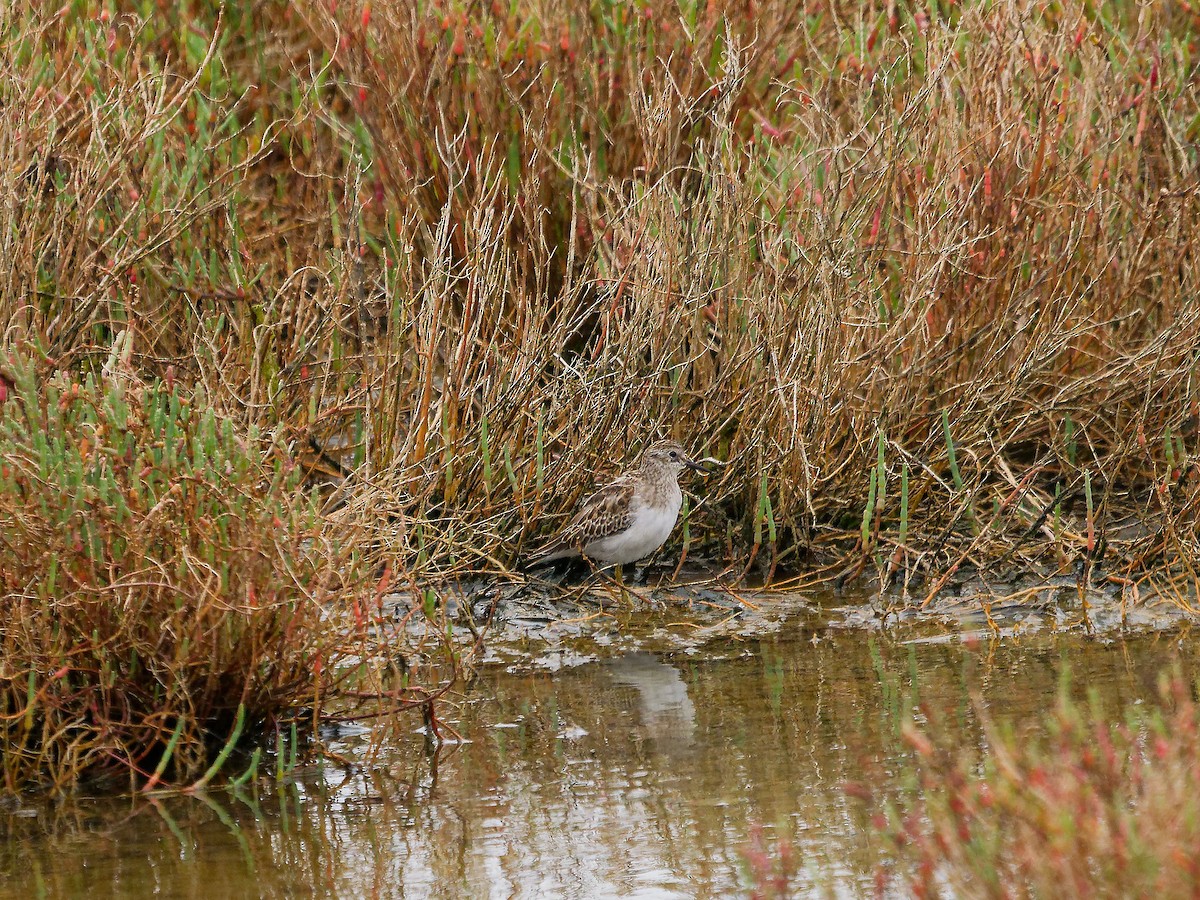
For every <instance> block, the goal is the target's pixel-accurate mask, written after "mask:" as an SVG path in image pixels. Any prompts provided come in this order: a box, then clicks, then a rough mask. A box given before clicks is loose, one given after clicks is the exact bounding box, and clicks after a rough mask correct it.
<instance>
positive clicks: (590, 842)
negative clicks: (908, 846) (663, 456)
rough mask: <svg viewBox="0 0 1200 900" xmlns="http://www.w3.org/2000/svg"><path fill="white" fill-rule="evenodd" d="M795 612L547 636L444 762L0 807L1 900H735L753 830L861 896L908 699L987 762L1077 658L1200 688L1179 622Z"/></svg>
mask: <svg viewBox="0 0 1200 900" xmlns="http://www.w3.org/2000/svg"><path fill="white" fill-rule="evenodd" d="M768 602H769V601H767V600H763V599H762V598H760V606H761V605H762V604H763V603H768ZM830 602H838V601H830ZM793 606H794V608H793V610H792V612H791V613H790V614H789V615H788V616H787V618H786V620H785V621H784V622H783V624H782V625H780V626H779V627H778V628H777V629H775V630H774V631H772V630H771V629H769V628H763V629H760V631H761V632H764V633H760V636H759V637H757V638H754V639H739V638H736V637H733V636H730V635H728V634H725V633H721V632H717V631H711V630H710V632H709V639H708V640H706V641H705V642H702V643H701V642H692V643H691V644H689V643H688V642H687V641H677V642H674V643H672V642H669V641H663V640H661V637H662V635H663V634H665V633H668V632H670V633H674V631H672V629H671V627H670V626H673V624H674V623H672V621H671V619H672V616H671V610H670V609H668V610H666V611H660V612H658V613H656V614H655V616H654V617H651V618H652V621H639V622H636V623H634V622H631V621H629V620H622V619H621V618H620V616H616V617H614V618H613V619H612V620H611V621H610V622H609V623H608V627H607V633H606V630H605V628H601V629H599V632H598V634H596V635H592V636H590V637H588V638H587V640H586V644H584V645H582V646H576V645H572V646H571V647H570V648H569V649H568V648H566V647H565V646H564V645H562V644H556V645H554V646H549V647H547V646H545V645H544V644H541V643H539V639H538V637H537V636H536V630H537V628H536V625H530V626H529V628H530V634H531V637H530V638H528V639H527V640H526V641H525V642H524V644H523V645H521V646H518V644H519V643H520V642H517V643H516V644H510V645H509V646H507V647H505V648H501V650H500V651H497V652H496V653H495V654H494V658H495V659H497V660H502V661H498V662H496V663H494V664H492V665H490V666H485V667H484V668H483V669H482V670H481V671H480V673H479V675H478V677H477V679H476V680H475V682H474V683H473V684H472V685H471V686H470V687H469V688H468V689H466V690H465V692H464V694H463V695H461V696H460V698H459V699H458V700H456V701H455V703H453V704H449V705H443V706H442V715H443V716H444V717H445V720H446V721H447V722H448V723H449V724H451V725H452V726H453V728H454V729H455V730H457V732H458V733H460V734H461V735H462V737H463V738H464V739H465V742H464V743H460V744H449V745H446V746H444V747H443V748H442V750H441V751H440V752H439V753H438V754H436V755H435V756H433V757H430V756H427V755H426V754H425V753H424V751H423V743H424V741H423V736H422V734H420V733H418V726H419V724H420V722H419V720H418V719H417V718H415V717H412V718H406V719H404V720H403V721H402V722H401V723H400V724H399V726H397V725H395V724H393V725H392V726H391V729H392V731H391V733H390V735H391V736H390V737H389V739H388V740H387V741H386V742H384V747H383V749H382V750H381V751H379V752H378V753H376V754H374V755H373V754H372V753H371V747H372V741H371V734H370V733H369V732H367V731H366V730H365V729H359V728H353V729H343V730H340V731H330V732H328V733H327V734H326V735H325V737H326V740H327V743H328V746H329V748H330V749H331V750H332V751H334V752H335V753H336V754H337V755H338V756H340V757H341V758H343V759H345V760H347V761H348V762H349V763H350V765H343V764H339V763H335V762H331V761H329V759H326V761H325V762H324V763H323V764H322V765H321V766H319V767H317V766H313V767H310V768H307V769H304V770H301V771H298V772H297V773H296V774H295V775H294V777H292V778H290V779H288V780H287V781H286V782H284V783H282V784H275V783H274V782H272V781H269V780H262V781H260V782H259V784H258V786H257V788H256V789H255V790H252V791H251V790H244V791H242V792H240V793H232V792H229V791H213V792H210V793H209V794H208V795H207V796H205V797H198V798H190V797H168V798H163V799H159V800H157V801H154V802H150V801H147V800H144V799H138V800H130V799H111V798H110V799H92V800H73V801H70V802H60V803H55V804H51V803H45V804H41V805H39V804H37V803H30V802H29V801H26V805H24V806H21V807H19V808H16V807H14V806H12V805H11V804H10V805H9V806H7V807H5V806H0V829H2V832H0V895H3V896H6V897H7V896H11V897H32V896H38V895H44V896H50V897H84V896H97V897H99V896H104V897H142V896H161V897H258V896H264V897H292V896H318V897H439V898H460V897H469V898H473V897H497V898H499V897H564V898H576V897H578V898H593V897H644V898H672V897H700V898H704V897H713V898H715V897H729V896H739V895H745V894H746V893H747V892H748V889H749V886H750V882H751V877H752V875H751V870H750V867H749V865H748V863H747V857H746V851H747V849H748V848H749V847H750V845H751V841H752V840H754V838H753V835H755V834H756V833H757V834H758V835H759V836H760V837H759V840H760V842H766V843H767V844H768V845H769V844H771V843H773V842H774V841H775V840H776V839H777V838H780V837H784V838H787V839H788V841H790V842H791V845H792V846H793V847H794V848H795V852H796V853H797V855H798V860H799V871H798V874H797V875H796V877H795V878H794V879H793V881H792V883H791V888H790V890H791V893H792V894H793V895H795V896H827V895H833V896H847V897H852V896H862V895H869V894H870V893H871V889H872V885H873V879H874V876H875V872H876V870H877V868H878V867H879V866H880V865H881V863H882V862H883V861H884V860H885V859H886V847H885V845H884V842H883V841H882V840H881V838H880V837H879V836H878V834H877V832H875V831H874V829H873V828H872V826H871V817H872V814H873V813H874V812H875V809H873V808H872V807H871V806H869V805H867V804H865V803H864V802H862V801H860V800H857V799H853V798H852V797H849V796H847V794H846V793H845V791H844V786H845V784H846V783H847V782H863V781H867V782H869V783H871V785H872V787H873V788H874V789H875V791H876V795H877V796H880V795H886V794H887V793H888V792H889V790H890V789H892V788H893V787H894V785H893V784H892V782H894V781H897V780H898V779H901V778H903V777H904V772H905V768H906V767H905V753H904V748H903V746H902V744H901V742H900V741H899V739H898V738H897V736H896V735H897V732H896V727H895V726H896V722H897V710H898V709H899V707H900V706H901V705H902V704H901V701H900V700H899V699H898V698H899V697H901V696H903V695H905V694H906V693H907V692H909V691H910V690H915V692H916V693H917V694H918V695H919V697H920V699H921V700H923V701H924V702H925V703H927V704H929V705H930V706H932V707H934V708H937V709H943V710H946V711H947V712H948V713H949V714H950V717H951V721H955V722H957V723H958V724H957V730H956V733H957V735H958V738H959V739H960V740H961V741H962V742H963V744H964V745H970V746H977V745H978V744H979V742H980V740H981V732H980V727H979V724H978V715H977V711H976V710H977V707H976V706H975V703H974V702H973V701H972V696H973V695H974V696H976V697H977V698H978V702H981V703H982V705H983V708H985V709H986V710H987V713H988V715H989V716H991V717H993V718H996V719H1005V720H1009V721H1012V722H1014V723H1016V724H1017V726H1018V727H1035V723H1036V721H1037V718H1036V717H1037V715H1038V714H1039V713H1041V712H1042V711H1044V710H1045V709H1047V708H1048V707H1049V706H1050V705H1051V704H1052V703H1053V700H1054V697H1055V695H1056V692H1057V691H1058V689H1059V685H1060V683H1061V678H1060V673H1061V670H1062V668H1063V666H1064V664H1065V665H1069V667H1070V669H1071V673H1072V677H1071V685H1072V687H1071V690H1072V691H1074V692H1076V693H1079V694H1081V695H1082V694H1083V693H1085V692H1087V691H1092V692H1095V694H1096V695H1097V696H1098V697H1099V698H1100V700H1101V701H1102V703H1103V704H1104V705H1105V707H1106V708H1108V709H1109V710H1111V711H1112V712H1113V713H1114V714H1117V715H1119V714H1120V713H1121V711H1122V710H1123V709H1125V708H1126V707H1128V706H1129V705H1130V704H1137V703H1142V702H1144V701H1146V700H1149V699H1151V698H1152V697H1153V696H1154V694H1155V683H1156V679H1157V676H1158V674H1159V673H1160V672H1161V671H1163V670H1164V669H1169V668H1170V667H1171V666H1173V665H1179V666H1180V667H1181V668H1182V670H1183V672H1184V674H1185V675H1187V676H1188V677H1190V678H1195V676H1196V675H1197V674H1200V665H1198V664H1197V663H1198V661H1197V657H1196V654H1195V652H1194V650H1193V647H1192V642H1191V641H1190V640H1189V639H1188V638H1187V637H1186V636H1185V635H1183V634H1182V633H1181V632H1179V631H1178V629H1172V630H1170V631H1157V632H1149V631H1143V632H1140V633H1137V634H1125V635H1122V634H1119V633H1109V634H1107V635H1104V636H1101V637H1095V636H1089V635H1088V634H1086V633H1084V632H1082V631H1079V630H1056V629H1052V628H1049V627H1040V628H1032V627H1029V628H1027V629H1026V630H1027V631H1028V633H1024V634H1019V635H1018V636H1017V637H1010V638H1007V639H1004V640H995V639H990V638H988V637H986V634H985V636H983V637H977V636H976V633H974V632H971V633H969V634H968V633H967V632H966V631H965V630H964V629H967V628H973V627H974V626H973V625H964V624H963V623H961V622H960V623H959V624H958V625H956V626H953V627H951V626H947V625H946V624H931V623H928V622H926V623H923V624H921V625H919V626H918V625H910V624H900V625H893V626H890V627H887V628H879V627H863V626H861V625H860V626H857V627H848V625H847V624H846V623H847V622H848V621H855V622H867V623H869V622H870V616H869V615H867V614H865V613H864V611H863V609H862V608H856V609H850V610H846V609H831V608H829V605H828V603H826V604H825V607H826V608H824V609H820V608H816V605H815V604H812V603H809V602H807V601H802V602H799V603H795V604H793ZM1019 624H1020V623H1018V625H1019ZM676 630H678V629H676ZM693 630H694V629H693ZM1017 630H1018V631H1021V630H1022V629H1021V628H1020V627H1018V628H1017ZM683 631H685V632H686V631H687V629H683ZM630 632H636V633H637V634H640V635H643V636H645V639H641V638H639V639H638V640H635V641H632V642H629V643H628V644H626V643H623V641H624V640H625V636H627V635H628V634H629V633H630ZM964 634H967V639H966V640H964ZM655 635H657V638H655V637H654V636H655ZM597 639H598V640H597ZM655 646H660V647H674V649H669V650H666V649H660V650H658V651H657V652H655V651H652V650H650V649H646V648H647V647H655ZM638 647H640V648H641V649H634V648H638ZM587 648H590V650H591V651H592V652H589V651H588V649H587ZM522 653H527V654H528V655H522ZM606 655H608V657H607V658H605V657H606ZM590 656H596V657H597V658H596V659H593V660H591V661H582V662H580V661H581V660H587V659H588V658H589V657H590ZM575 663H577V664H575ZM375 727H376V728H386V727H389V726H387V725H384V724H380V725H377V726H375ZM378 743H379V742H376V744H378Z"/></svg>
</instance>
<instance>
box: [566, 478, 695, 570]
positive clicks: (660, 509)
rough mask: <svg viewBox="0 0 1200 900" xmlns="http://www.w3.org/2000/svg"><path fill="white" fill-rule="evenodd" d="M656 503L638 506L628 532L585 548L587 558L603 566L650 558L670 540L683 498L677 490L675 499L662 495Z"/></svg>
mask: <svg viewBox="0 0 1200 900" xmlns="http://www.w3.org/2000/svg"><path fill="white" fill-rule="evenodd" d="M655 499H656V500H657V503H655V504H653V505H651V504H647V503H644V502H635V503H634V505H633V508H632V509H631V512H632V516H631V518H632V521H631V523H630V525H629V528H627V529H626V530H625V531H622V532H621V533H620V534H614V535H611V536H609V537H606V538H601V539H600V540H597V541H593V542H592V543H590V544H588V545H587V546H586V547H584V548H583V552H584V554H586V555H587V556H590V557H591V558H592V559H596V560H599V561H600V562H603V563H609V564H612V563H616V564H624V563H631V562H634V561H635V560H639V559H641V558H642V557H644V556H649V555H650V554H651V553H653V552H654V551H655V550H657V549H658V548H659V547H661V546H662V545H663V543H664V542H665V541H666V540H667V538H668V537H670V536H671V530H672V529H673V528H674V527H675V520H676V519H678V518H679V507H680V506H681V505H682V504H683V494H682V493H681V492H680V491H679V488H678V486H677V487H676V488H675V492H674V494H673V495H670V496H667V497H663V496H661V495H660V496H658V497H656V498H655ZM664 501H665V502H664Z"/></svg>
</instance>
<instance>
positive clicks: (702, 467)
mask: <svg viewBox="0 0 1200 900" xmlns="http://www.w3.org/2000/svg"><path fill="white" fill-rule="evenodd" d="M683 464H684V465H685V466H687V467H688V468H689V469H695V470H696V471H697V472H703V473H704V474H705V475H712V474H713V473H714V472H716V471H717V470H718V469H719V468H720V467H721V466H724V465H725V463H723V462H721V460H719V459H714V458H713V457H711V456H706V457H704V459H702V460H700V461H699V462H697V461H695V460H691V459H685V460H684V461H683ZM710 467H715V468H710Z"/></svg>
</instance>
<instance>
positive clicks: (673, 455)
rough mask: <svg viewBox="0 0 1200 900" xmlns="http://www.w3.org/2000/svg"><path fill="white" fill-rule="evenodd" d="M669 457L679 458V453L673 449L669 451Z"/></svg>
mask: <svg viewBox="0 0 1200 900" xmlns="http://www.w3.org/2000/svg"><path fill="white" fill-rule="evenodd" d="M671 459H679V454H678V453H676V452H675V451H674V450H672V451H671Z"/></svg>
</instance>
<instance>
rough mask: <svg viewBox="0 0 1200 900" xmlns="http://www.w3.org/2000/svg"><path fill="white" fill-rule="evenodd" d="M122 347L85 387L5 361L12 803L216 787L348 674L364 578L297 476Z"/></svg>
mask: <svg viewBox="0 0 1200 900" xmlns="http://www.w3.org/2000/svg"><path fill="white" fill-rule="evenodd" d="M124 338H125V336H124V335H122V337H121V338H120V339H118V342H117V344H116V345H115V346H114V348H113V354H112V357H111V359H110V365H109V366H106V367H105V369H104V371H103V373H102V374H99V375H97V376H90V375H89V376H86V377H85V378H83V379H81V380H76V379H74V378H72V377H70V376H68V375H66V374H64V373H53V372H52V371H49V369H48V367H47V366H46V365H45V363H44V362H43V364H41V365H35V364H34V363H32V362H31V361H29V360H26V359H22V358H21V357H9V359H8V360H7V361H5V363H4V364H0V370H2V371H4V372H5V374H6V376H7V379H6V380H7V384H8V385H9V387H8V388H7V389H6V393H7V394H8V396H7V399H6V401H5V402H4V404H3V405H2V406H0V415H2V417H3V418H2V419H0V591H2V593H3V597H4V617H3V621H2V622H0V746H3V747H4V752H3V754H2V755H0V771H2V772H3V776H4V787H5V788H6V789H7V790H9V791H13V790H16V789H18V788H19V787H21V786H23V785H25V784H26V783H36V782H38V781H42V780H48V781H49V782H51V783H52V784H53V785H55V786H57V787H59V788H62V787H66V786H69V785H70V784H71V783H72V782H74V781H75V780H76V779H77V778H79V777H80V776H81V775H83V774H87V775H89V776H95V775H98V774H103V773H105V772H109V773H117V774H123V775H130V776H135V781H137V782H139V783H147V784H153V783H155V782H157V781H158V780H159V779H164V778H165V779H167V780H169V781H171V782H179V781H185V780H188V781H194V780H195V779H196V778H199V777H202V776H206V777H211V776H212V775H213V774H214V773H215V771H216V769H217V768H219V764H220V763H223V762H224V761H225V759H226V758H227V755H228V750H229V747H231V746H232V745H233V744H234V743H236V742H237V741H238V738H239V736H241V735H242V734H243V732H244V733H245V734H246V735H250V734H251V733H253V730H254V728H255V727H256V726H260V725H262V724H263V723H266V722H271V721H277V719H278V717H279V716H280V715H281V714H282V713H284V712H286V711H288V710H293V709H295V708H296V707H298V706H300V705H301V704H308V705H310V706H314V707H319V706H320V704H321V699H322V693H323V689H324V691H325V692H326V693H327V692H328V688H329V684H330V678H329V675H328V673H327V672H323V662H324V663H326V664H332V666H331V667H333V668H336V664H337V662H338V660H339V659H340V655H339V648H340V646H341V644H342V642H343V636H342V632H343V628H342V625H341V623H339V622H338V621H336V620H334V619H333V617H332V616H330V615H328V614H327V613H326V610H325V609H324V606H325V604H326V603H328V602H329V601H332V600H342V599H343V598H344V596H345V594H346V591H347V580H348V579H353V578H355V577H357V575H358V564H357V561H356V559H355V558H354V555H353V554H352V553H351V552H349V551H348V550H347V549H346V548H342V547H339V546H337V545H336V544H334V543H331V531H330V529H328V528H327V527H322V525H321V523H320V520H319V518H318V516H317V514H316V508H315V506H314V505H313V504H311V503H308V502H306V501H305V495H304V493H302V492H300V491H298V490H297V488H298V482H299V476H300V472H299V470H298V468H297V467H296V466H295V465H294V464H293V463H291V462H289V461H288V460H287V458H286V455H285V454H283V453H280V452H278V448H272V447H271V444H270V443H269V442H267V441H263V440H261V439H260V438H259V436H258V435H256V434H254V433H253V431H251V432H249V433H246V434H239V432H238V430H237V429H236V428H235V426H234V424H233V423H232V422H231V421H230V420H229V419H227V418H221V417H219V416H217V415H216V414H215V413H214V411H213V410H212V408H211V407H210V406H209V404H208V402H207V398H206V397H205V396H204V394H203V392H202V391H195V390H189V389H183V388H181V387H180V386H179V385H176V384H172V383H170V381H168V382H166V383H162V382H155V383H146V382H142V381H140V380H139V379H138V378H136V377H135V376H134V375H133V374H132V373H131V372H129V371H128V369H127V359H126V358H125V357H124V356H123V353H122V347H124V346H127V344H126V343H125V341H124ZM273 449H274V451H275V452H272V450H273ZM339 605H340V604H339ZM214 763H217V765H216V766H214ZM210 769H211V771H210ZM206 773H207V775H206Z"/></svg>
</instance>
